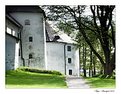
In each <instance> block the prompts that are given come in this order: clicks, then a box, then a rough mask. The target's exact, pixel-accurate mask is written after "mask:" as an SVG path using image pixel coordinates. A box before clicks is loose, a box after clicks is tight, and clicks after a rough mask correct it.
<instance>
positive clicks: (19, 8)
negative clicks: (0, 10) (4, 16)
mask: <svg viewBox="0 0 121 94" xmlns="http://www.w3.org/2000/svg"><path fill="white" fill-rule="evenodd" d="M12 12H33V13H43V15H44V17H46V16H45V12H44V10H42V9H41V8H40V7H39V6H38V5H6V13H12Z"/></svg>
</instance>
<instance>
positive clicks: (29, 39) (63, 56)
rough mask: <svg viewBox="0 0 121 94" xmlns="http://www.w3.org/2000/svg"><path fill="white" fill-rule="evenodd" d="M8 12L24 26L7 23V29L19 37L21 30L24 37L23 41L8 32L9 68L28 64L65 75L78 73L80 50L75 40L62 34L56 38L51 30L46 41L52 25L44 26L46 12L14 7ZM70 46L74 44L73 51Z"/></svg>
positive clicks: (7, 53)
mask: <svg viewBox="0 0 121 94" xmlns="http://www.w3.org/2000/svg"><path fill="white" fill-rule="evenodd" d="M31 8H32V7H31ZM16 10H17V12H16ZM9 14H10V15H11V16H12V17H13V18H14V19H15V22H18V23H20V25H22V28H19V27H17V26H14V25H13V23H11V22H9V20H7V22H6V30H7V31H8V32H11V31H10V30H11V29H12V30H13V31H15V32H14V33H13V34H14V36H16V37H17V33H18V32H19V34H20V33H21V37H20V36H19V37H20V39H21V41H17V40H16V39H15V38H13V37H11V36H9V35H7V34H6V69H7V70H9V69H16V68H18V67H20V66H23V65H24V63H25V66H27V67H31V68H39V69H47V70H57V71H60V72H61V73H63V74H65V75H73V76H79V51H78V50H77V49H75V46H74V45H73V42H72V41H71V42H69V39H70V38H68V41H65V39H67V37H65V35H64V36H62V34H61V35H59V36H60V39H58V40H57V41H53V39H54V37H55V35H56V34H54V33H51V32H50V33H49V34H52V36H51V39H50V40H49V42H47V31H46V30H49V28H48V26H46V27H45V25H46V24H45V16H44V14H43V12H39V11H36V10H35V9H34V10H33V11H30V10H29V11H28V10H25V11H24V10H22V11H21V10H19V9H15V10H14V11H12V12H10V13H9ZM9 28H10V30H9ZM45 28H46V30H45ZM64 38H65V39H64ZM48 39H49V37H48ZM68 46H70V47H71V51H68ZM19 50H20V52H21V54H19V53H20V52H19ZM19 55H20V56H19ZM69 59H71V60H70V61H69Z"/></svg>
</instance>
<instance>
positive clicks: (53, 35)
mask: <svg viewBox="0 0 121 94" xmlns="http://www.w3.org/2000/svg"><path fill="white" fill-rule="evenodd" d="M45 26H46V41H51V42H64V43H74V41H73V40H72V38H71V37H69V36H68V35H67V34H65V33H64V32H62V31H60V32H55V31H54V30H53V28H52V27H51V26H50V24H49V23H48V22H46V25H45Z"/></svg>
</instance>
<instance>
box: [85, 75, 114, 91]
mask: <svg viewBox="0 0 121 94" xmlns="http://www.w3.org/2000/svg"><path fill="white" fill-rule="evenodd" d="M85 79H86V80H87V81H88V82H87V83H89V84H90V86H91V87H92V88H111V89H114V88H115V87H116V85H115V79H101V78H98V77H93V78H85Z"/></svg>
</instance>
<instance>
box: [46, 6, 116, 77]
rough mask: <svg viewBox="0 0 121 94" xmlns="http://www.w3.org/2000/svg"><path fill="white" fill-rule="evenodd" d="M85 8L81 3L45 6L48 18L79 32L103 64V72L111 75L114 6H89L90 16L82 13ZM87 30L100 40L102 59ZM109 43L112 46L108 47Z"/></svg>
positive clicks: (112, 64) (113, 42)
mask: <svg viewBox="0 0 121 94" xmlns="http://www.w3.org/2000/svg"><path fill="white" fill-rule="evenodd" d="M85 8H86V6H81V5H77V6H65V5H61V6H59V5H57V6H46V9H49V11H48V13H47V16H48V17H49V19H50V20H53V21H58V22H61V23H64V24H65V25H66V26H70V27H71V28H73V29H71V30H76V31H79V32H80V33H81V35H82V36H83V38H84V39H85V41H86V43H87V44H88V45H89V47H90V49H91V50H92V52H93V53H94V54H95V55H96V56H97V58H98V59H99V60H100V62H101V64H102V65H103V67H104V74H105V75H111V74H112V72H113V70H114V69H115V67H114V66H115V29H114V26H113V24H112V15H113V10H114V8H115V6H112V5H108V6H100V5H97V6H95V5H93V6H90V10H91V12H92V17H87V16H85V15H83V13H84V11H85ZM110 31H111V32H110ZM89 32H90V33H91V34H93V35H94V37H95V38H97V41H98V42H100V44H99V45H101V47H102V48H101V49H102V50H103V54H104V57H105V58H104V59H103V57H102V56H101V55H100V54H99V52H98V49H95V48H94V46H93V44H92V39H91V36H90V35H89ZM109 40H110V41H111V43H110V42H109ZM110 44H112V45H113V46H112V47H110ZM110 48H111V49H110ZM112 48H113V49H114V52H113V53H111V52H112Z"/></svg>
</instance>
